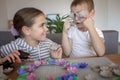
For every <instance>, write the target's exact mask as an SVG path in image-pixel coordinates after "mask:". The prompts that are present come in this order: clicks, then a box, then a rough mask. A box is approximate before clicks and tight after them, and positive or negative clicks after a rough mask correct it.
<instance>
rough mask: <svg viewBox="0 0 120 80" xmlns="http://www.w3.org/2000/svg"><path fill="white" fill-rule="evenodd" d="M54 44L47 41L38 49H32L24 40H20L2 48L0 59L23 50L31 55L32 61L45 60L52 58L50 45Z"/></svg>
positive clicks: (0, 49)
mask: <svg viewBox="0 0 120 80" xmlns="http://www.w3.org/2000/svg"><path fill="white" fill-rule="evenodd" d="M53 43H54V42H53V41H51V40H50V39H47V40H46V41H44V42H40V43H39V44H38V45H37V46H36V47H32V46H30V45H28V44H27V43H26V42H25V40H24V39H23V38H18V39H16V40H15V41H12V42H10V43H9V44H6V45H3V46H1V47H0V57H5V56H6V55H7V54H9V53H11V52H13V51H14V50H22V51H24V52H27V53H29V54H30V55H31V59H44V58H47V57H50V44H53Z"/></svg>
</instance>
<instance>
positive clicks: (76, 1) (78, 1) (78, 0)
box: [71, 0, 94, 12]
mask: <svg viewBox="0 0 120 80" xmlns="http://www.w3.org/2000/svg"><path fill="white" fill-rule="evenodd" d="M82 4H87V6H88V10H89V12H90V11H91V10H92V9H94V2H93V0H73V2H72V3H71V7H73V6H77V5H82Z"/></svg>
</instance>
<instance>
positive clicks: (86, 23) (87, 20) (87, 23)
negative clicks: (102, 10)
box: [83, 17, 94, 29]
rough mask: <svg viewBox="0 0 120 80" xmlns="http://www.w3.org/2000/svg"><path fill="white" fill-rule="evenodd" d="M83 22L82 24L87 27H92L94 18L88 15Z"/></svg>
mask: <svg viewBox="0 0 120 80" xmlns="http://www.w3.org/2000/svg"><path fill="white" fill-rule="evenodd" d="M83 24H84V26H85V27H87V28H88V29H89V28H92V27H94V20H93V19H92V18H91V17H89V18H87V19H86V20H85V21H84V22H83Z"/></svg>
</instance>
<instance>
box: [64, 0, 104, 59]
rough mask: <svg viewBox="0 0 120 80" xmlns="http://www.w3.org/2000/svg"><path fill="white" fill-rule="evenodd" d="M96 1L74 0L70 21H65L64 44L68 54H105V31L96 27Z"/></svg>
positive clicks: (80, 55)
mask: <svg viewBox="0 0 120 80" xmlns="http://www.w3.org/2000/svg"><path fill="white" fill-rule="evenodd" d="M94 13H95V10H94V2H93V0H73V2H72V4H71V18H72V19H73V20H74V23H75V26H73V27H71V25H70V22H68V21H66V22H65V23H64V28H63V33H62V46H63V51H64V53H65V55H66V56H70V57H84V56H103V55H104V53H105V46H104V36H103V33H102V32H101V31H100V30H99V29H97V28H95V27H94V21H93V19H92V18H93V16H94Z"/></svg>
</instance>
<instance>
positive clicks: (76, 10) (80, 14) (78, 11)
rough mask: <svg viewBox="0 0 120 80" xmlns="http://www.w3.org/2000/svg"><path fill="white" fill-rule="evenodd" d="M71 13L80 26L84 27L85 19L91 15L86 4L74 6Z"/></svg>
mask: <svg viewBox="0 0 120 80" xmlns="http://www.w3.org/2000/svg"><path fill="white" fill-rule="evenodd" d="M71 14H72V16H73V19H74V22H75V24H76V25H77V27H78V28H82V27H84V26H83V21H84V20H85V19H86V18H88V17H89V16H90V13H89V11H88V6H87V5H86V4H81V5H77V6H72V7H71Z"/></svg>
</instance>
